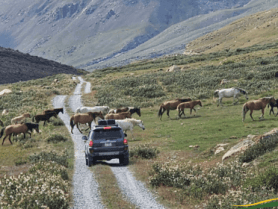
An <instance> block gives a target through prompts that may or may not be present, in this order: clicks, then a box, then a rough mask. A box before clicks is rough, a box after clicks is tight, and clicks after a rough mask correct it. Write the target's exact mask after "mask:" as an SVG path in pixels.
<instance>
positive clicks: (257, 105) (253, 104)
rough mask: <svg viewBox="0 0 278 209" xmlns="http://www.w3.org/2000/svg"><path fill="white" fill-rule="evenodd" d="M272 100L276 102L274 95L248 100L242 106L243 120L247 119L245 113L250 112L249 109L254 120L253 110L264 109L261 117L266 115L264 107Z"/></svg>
mask: <svg viewBox="0 0 278 209" xmlns="http://www.w3.org/2000/svg"><path fill="white" fill-rule="evenodd" d="M270 102H273V103H275V99H274V97H264V98H260V99H258V100H253V101H249V102H246V103H245V104H244V105H243V108H242V122H243V121H244V120H245V115H246V113H247V112H248V110H250V117H251V118H252V120H254V119H253V117H252V113H253V110H262V115H261V117H260V119H261V118H263V117H264V108H265V107H266V105H267V104H268V103H270Z"/></svg>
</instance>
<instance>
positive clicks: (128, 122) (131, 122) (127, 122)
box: [115, 118, 145, 138]
mask: <svg viewBox="0 0 278 209" xmlns="http://www.w3.org/2000/svg"><path fill="white" fill-rule="evenodd" d="M115 122H116V123H117V124H118V125H119V126H120V127H121V128H122V129H123V131H124V132H125V133H126V131H127V130H130V132H131V135H132V138H134V136H133V132H132V130H133V127H134V126H139V127H140V128H142V129H143V130H145V126H144V124H143V121H142V120H136V119H134V118H126V119H124V120H115Z"/></svg>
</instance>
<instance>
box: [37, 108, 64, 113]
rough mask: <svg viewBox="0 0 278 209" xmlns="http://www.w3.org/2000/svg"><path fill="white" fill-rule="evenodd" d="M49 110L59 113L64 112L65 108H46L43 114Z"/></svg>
mask: <svg viewBox="0 0 278 209" xmlns="http://www.w3.org/2000/svg"><path fill="white" fill-rule="evenodd" d="M49 112H56V114H57V115H58V114H59V112H61V113H63V114H64V108H54V109H50V110H44V111H43V113H42V114H46V113H49Z"/></svg>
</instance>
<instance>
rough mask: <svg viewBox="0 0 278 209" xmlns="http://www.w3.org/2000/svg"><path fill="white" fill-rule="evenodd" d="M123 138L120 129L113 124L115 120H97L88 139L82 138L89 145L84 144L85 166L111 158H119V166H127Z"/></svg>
mask: <svg viewBox="0 0 278 209" xmlns="http://www.w3.org/2000/svg"><path fill="white" fill-rule="evenodd" d="M125 136H126V134H124V132H123V130H122V128H121V127H119V126H118V125H117V124H115V120H113V119H109V120H99V121H98V125H97V126H95V127H94V128H93V129H92V130H91V131H90V133H89V135H88V137H87V136H83V137H82V139H83V140H85V141H88V140H89V143H86V144H85V159H86V165H87V166H91V164H95V162H96V161H97V160H104V159H105V160H111V159H113V158H119V160H120V164H122V165H128V163H129V151H128V143H127V140H126V139H125V138H124V137H125Z"/></svg>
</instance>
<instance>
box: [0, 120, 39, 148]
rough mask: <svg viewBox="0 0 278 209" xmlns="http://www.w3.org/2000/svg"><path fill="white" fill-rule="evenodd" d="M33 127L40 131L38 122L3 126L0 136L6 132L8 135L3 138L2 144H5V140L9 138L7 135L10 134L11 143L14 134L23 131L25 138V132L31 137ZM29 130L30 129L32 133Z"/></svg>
mask: <svg viewBox="0 0 278 209" xmlns="http://www.w3.org/2000/svg"><path fill="white" fill-rule="evenodd" d="M33 129H35V130H36V131H37V132H38V133H39V124H37V123H21V124H16V125H9V126H7V127H4V128H2V129H1V132H0V138H1V137H2V136H3V134H4V132H5V134H6V136H5V137H4V139H3V142H2V145H3V144H4V141H5V139H6V138H7V136H9V141H10V143H11V144H13V143H12V142H11V135H12V134H19V133H23V134H24V138H25V133H28V134H30V137H31V133H32V130H33ZM28 131H30V132H31V133H30V132H28Z"/></svg>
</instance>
